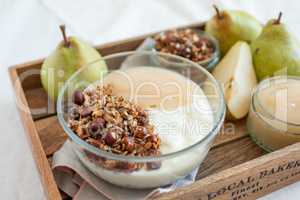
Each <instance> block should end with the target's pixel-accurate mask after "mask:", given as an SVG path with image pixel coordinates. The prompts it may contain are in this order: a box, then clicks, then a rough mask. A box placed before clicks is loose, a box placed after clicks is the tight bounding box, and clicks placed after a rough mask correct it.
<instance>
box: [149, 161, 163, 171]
mask: <svg viewBox="0 0 300 200" xmlns="http://www.w3.org/2000/svg"><path fill="white" fill-rule="evenodd" d="M146 166H147V170H155V169H159V168H160V167H161V162H159V161H158V162H147V165H146Z"/></svg>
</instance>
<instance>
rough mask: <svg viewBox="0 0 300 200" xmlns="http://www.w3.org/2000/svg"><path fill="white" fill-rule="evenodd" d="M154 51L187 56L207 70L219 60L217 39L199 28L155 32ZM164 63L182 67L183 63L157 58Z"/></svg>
mask: <svg viewBox="0 0 300 200" xmlns="http://www.w3.org/2000/svg"><path fill="white" fill-rule="evenodd" d="M154 40H155V45H154V47H153V50H154V51H157V52H161V53H169V54H173V55H177V56H181V57H184V58H187V59H189V60H191V61H193V62H196V63H198V64H199V65H200V66H202V67H204V68H205V69H207V70H208V71H212V70H213V68H214V67H215V66H216V64H217V63H218V62H219V60H220V49H219V43H218V41H217V40H216V39H215V38H214V37H213V36H212V35H209V34H207V33H205V32H204V31H201V30H199V29H190V28H187V29H179V30H177V29H175V30H170V31H165V32H161V33H159V34H157V35H156V36H155V37H154ZM158 60H159V62H161V63H163V64H164V65H171V66H173V67H174V66H175V67H184V65H183V64H180V63H176V62H174V61H173V60H164V59H161V58H159V59H158Z"/></svg>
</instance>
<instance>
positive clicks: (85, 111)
mask: <svg viewBox="0 0 300 200" xmlns="http://www.w3.org/2000/svg"><path fill="white" fill-rule="evenodd" d="M92 112H93V111H92V109H91V108H89V107H84V108H83V109H82V110H81V112H80V115H81V117H88V116H90V115H91V114H92Z"/></svg>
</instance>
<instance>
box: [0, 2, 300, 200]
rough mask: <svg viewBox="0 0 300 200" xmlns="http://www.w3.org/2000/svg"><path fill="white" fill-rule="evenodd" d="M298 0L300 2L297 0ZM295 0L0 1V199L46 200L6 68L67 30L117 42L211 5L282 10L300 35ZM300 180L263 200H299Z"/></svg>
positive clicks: (45, 50) (204, 15)
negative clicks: (63, 27) (62, 28)
mask: <svg viewBox="0 0 300 200" xmlns="http://www.w3.org/2000/svg"><path fill="white" fill-rule="evenodd" d="M298 2H299V1H298ZM298 2H297V1H296V0H285V1H283V0H281V1H280V0H267V1H266V0H265V1H261V0H251V1H237V0H235V1H234V0H231V1H227V0H224V1H211V0H184V1H183V0H151V1H150V0H143V1H142V0H90V1H86V0H77V1H74V0H65V1H62V0H40V1H38V0H27V1H21V0H19V1H17V0H0V125H1V126H0V127H1V128H0V130H1V134H0V158H1V159H0V186H1V187H0V194H1V199H6V200H10V199H22V200H23V199H26V200H27V199H28V200H35V199H38V200H39V199H45V197H44V194H43V190H42V187H41V183H40V180H39V178H38V173H37V170H36V167H35V164H34V161H33V158H32V156H31V153H30V149H29V145H28V144H27V142H26V138H25V135H24V131H23V128H22V126H21V122H20V119H19V116H18V113H17V110H16V107H15V103H14V95H13V92H12V90H11V84H10V81H9V78H8V73H7V67H8V66H10V65H13V64H16V63H21V62H25V61H28V60H32V59H36V58H40V57H45V56H47V55H48V54H49V53H50V52H51V51H52V50H53V49H54V48H55V46H56V45H57V43H58V41H60V40H61V35H60V32H59V29H58V25H59V24H61V23H65V24H66V25H67V28H68V29H67V32H68V34H74V35H77V36H79V37H81V38H83V39H85V40H88V41H90V42H92V43H93V44H101V43H104V42H109V41H114V40H118V39H121V38H127V37H131V36H135V35H140V34H142V33H148V32H152V31H157V30H161V29H165V28H168V27H173V26H178V25H184V24H188V23H192V22H197V21H201V20H206V19H208V18H209V17H210V16H211V14H212V13H213V10H212V8H211V4H212V3H216V4H217V5H219V7H223V8H232V9H237V8H239V9H244V10H247V11H248V12H250V13H252V14H253V15H255V16H256V17H257V18H258V19H259V20H261V21H262V22H265V21H266V20H267V19H269V18H271V17H274V16H277V14H278V12H279V11H282V12H283V20H282V21H283V22H284V23H288V24H289V26H290V28H291V29H292V31H293V32H295V33H296V34H298V35H300V24H299V22H300V19H299V10H300V9H299V8H300V3H298ZM298 195H299V196H300V183H296V184H293V185H291V186H288V187H286V188H284V189H282V190H279V191H277V192H275V193H272V194H270V195H268V196H266V197H264V198H262V199H274V200H286V199H289V200H298V199H299V196H298Z"/></svg>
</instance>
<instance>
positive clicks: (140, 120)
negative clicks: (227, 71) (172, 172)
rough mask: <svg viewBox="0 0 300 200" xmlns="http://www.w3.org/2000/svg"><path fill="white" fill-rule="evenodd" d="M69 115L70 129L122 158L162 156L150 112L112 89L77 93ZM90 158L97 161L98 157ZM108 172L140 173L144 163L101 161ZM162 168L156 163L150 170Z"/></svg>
mask: <svg viewBox="0 0 300 200" xmlns="http://www.w3.org/2000/svg"><path fill="white" fill-rule="evenodd" d="M73 103H74V104H73V106H72V108H71V109H70V113H69V123H68V124H69V127H70V128H71V129H72V130H73V131H74V132H75V133H76V134H77V135H78V136H79V137H80V138H81V139H83V140H85V141H86V142H87V143H89V144H91V145H93V146H95V147H97V148H99V149H102V150H104V151H108V152H112V153H115V154H121V155H131V156H155V155H159V154H160V150H159V149H160V148H159V147H160V138H159V137H158V135H157V134H156V133H155V132H154V127H153V125H151V124H150V123H149V116H148V113H147V112H146V111H145V110H144V109H142V108H141V107H139V106H137V105H135V104H133V103H131V102H129V101H128V100H125V99H124V98H123V97H122V96H115V95H112V87H111V86H110V85H107V86H99V85H98V86H96V87H95V88H93V89H86V90H84V91H83V92H80V91H75V92H74V94H73ZM87 155H88V156H89V157H90V158H92V159H93V160H95V155H91V154H88V153H87ZM97 161H98V162H100V164H101V165H102V166H103V167H104V168H108V169H113V168H114V169H128V170H137V169H140V168H142V167H143V165H141V164H133V163H127V162H119V161H114V160H106V159H104V158H100V159H97ZM152 165H155V166H154V168H159V165H157V164H154V163H149V166H148V164H147V166H146V168H147V169H153V166H152Z"/></svg>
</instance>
